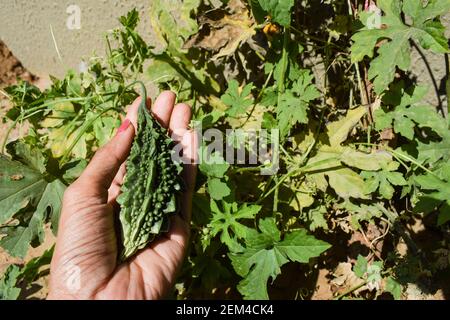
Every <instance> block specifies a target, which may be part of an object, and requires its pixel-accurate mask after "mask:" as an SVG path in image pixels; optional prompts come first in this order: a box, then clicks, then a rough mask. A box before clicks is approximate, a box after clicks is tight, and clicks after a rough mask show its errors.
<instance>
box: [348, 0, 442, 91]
mask: <svg viewBox="0 0 450 320" xmlns="http://www.w3.org/2000/svg"><path fill="white" fill-rule="evenodd" d="M377 5H378V7H379V8H380V9H381V10H382V11H383V12H384V16H383V17H381V25H380V26H379V27H378V29H377V28H373V26H369V24H368V23H367V22H368V19H369V18H370V16H369V15H368V14H362V15H361V19H362V20H361V22H362V23H363V24H364V26H365V27H364V28H362V29H361V30H359V31H358V32H357V33H356V34H355V35H354V36H353V37H352V40H353V41H354V43H353V45H352V55H351V57H352V62H353V63H355V62H359V61H361V60H363V58H364V57H365V56H368V57H373V53H374V48H375V47H376V46H377V45H378V41H380V40H381V39H389V40H388V41H385V42H383V43H381V44H379V49H378V56H377V57H376V58H375V59H373V61H372V63H371V65H370V69H369V74H368V75H369V79H370V80H373V84H374V89H375V92H376V93H377V94H381V93H382V92H383V91H384V90H385V89H387V88H388V86H389V84H390V83H391V82H392V81H393V80H394V76H395V72H396V70H397V68H399V69H401V70H403V71H407V70H408V69H409V67H410V65H411V56H410V54H411V49H410V44H409V41H410V40H416V41H417V42H419V43H420V45H421V46H422V47H423V48H425V49H431V50H432V51H434V52H436V53H447V52H449V48H448V44H447V39H446V37H445V28H444V27H443V26H442V24H441V23H440V22H439V21H435V20H434V19H435V18H437V17H439V16H440V15H442V14H444V13H446V12H448V10H449V8H450V1H449V0H433V1H429V2H428V3H427V5H426V6H423V5H422V2H420V1H419V0H408V1H403V12H404V13H405V14H407V15H408V16H410V17H411V18H412V20H413V22H414V23H413V25H412V26H409V25H406V24H405V23H404V22H403V19H402V16H401V15H402V7H401V2H400V1H398V0H379V1H377ZM381 26H383V29H381Z"/></svg>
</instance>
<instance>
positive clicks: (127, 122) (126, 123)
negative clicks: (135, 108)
mask: <svg viewBox="0 0 450 320" xmlns="http://www.w3.org/2000/svg"><path fill="white" fill-rule="evenodd" d="M129 126H130V119H125V121H124V122H122V124H121V125H120V127H119V130H117V134H119V133H121V132H124V131H125V130H127V128H128V127H129Z"/></svg>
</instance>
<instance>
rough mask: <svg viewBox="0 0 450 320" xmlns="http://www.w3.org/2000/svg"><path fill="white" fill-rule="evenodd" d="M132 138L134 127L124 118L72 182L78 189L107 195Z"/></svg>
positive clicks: (126, 155)
mask: <svg viewBox="0 0 450 320" xmlns="http://www.w3.org/2000/svg"><path fill="white" fill-rule="evenodd" d="M133 138H134V127H133V125H132V124H131V121H130V119H125V120H124V122H123V123H122V125H121V126H120V128H119V130H118V131H117V134H116V135H115V136H114V138H112V140H111V141H109V142H108V143H107V144H105V145H104V146H103V147H101V148H100V149H99V150H98V151H97V152H96V153H95V155H94V157H93V158H92V160H91V162H90V163H89V165H88V166H87V167H86V169H85V170H84V172H83V173H82V174H81V176H80V177H79V178H78V179H77V181H76V182H75V183H74V184H76V185H78V186H81V188H80V191H82V192H88V191H89V192H90V193H96V194H99V195H102V196H105V195H106V196H107V193H108V189H109V187H110V185H111V182H112V181H113V179H114V177H115V175H116V174H117V171H118V170H119V168H120V166H121V165H122V163H123V162H124V161H125V159H126V158H127V157H128V154H129V152H130V149H131V144H132V143H133Z"/></svg>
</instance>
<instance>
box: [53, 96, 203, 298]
mask: <svg viewBox="0 0 450 320" xmlns="http://www.w3.org/2000/svg"><path fill="white" fill-rule="evenodd" d="M139 103H140V98H138V99H137V100H136V101H135V102H134V103H133V104H132V105H131V106H130V107H129V109H128V113H127V116H126V119H125V120H124V122H123V123H122V126H121V128H120V129H119V132H118V134H117V135H116V136H115V137H114V138H113V139H112V140H111V141H110V142H109V143H108V144H106V145H105V146H104V147H102V148H101V149H100V150H98V151H97V153H96V154H95V156H94V157H93V159H92V161H91V162H90V163H89V165H88V166H87V168H86V169H85V171H84V172H83V174H82V175H81V176H80V177H79V178H78V179H77V180H76V181H75V182H74V183H73V184H72V185H70V186H69V187H68V188H67V190H66V192H65V194H64V199H63V206H62V211H61V218H60V224H59V231H58V237H57V241H56V247H55V253H54V256H53V259H52V263H51V269H50V291H49V295H48V299H158V298H162V297H164V296H165V295H166V294H167V292H168V291H169V290H170V289H171V287H172V285H173V283H174V280H175V277H176V273H177V269H178V268H179V267H180V265H181V263H182V261H183V257H184V253H185V248H186V245H187V241H188V239H189V222H190V217H191V202H192V192H193V184H194V181H195V173H196V171H195V167H194V165H186V167H185V170H184V179H185V182H186V191H185V192H184V194H183V199H182V205H181V206H182V208H181V214H180V215H176V216H173V217H172V218H171V221H170V222H171V226H170V230H169V232H167V233H165V234H162V235H161V236H160V237H159V238H158V239H157V240H156V241H154V242H153V243H151V244H150V245H149V246H148V247H147V248H145V249H143V250H141V251H139V252H138V253H137V254H136V255H135V256H134V257H132V258H131V259H129V260H128V261H127V262H125V263H122V264H118V262H117V255H118V239H119V237H118V233H117V229H116V225H117V223H115V219H116V216H117V215H116V213H117V211H118V210H119V208H118V205H117V203H116V198H117V196H118V195H119V193H120V186H121V183H122V180H123V177H124V175H125V165H124V162H125V160H126V158H127V156H128V154H129V151H130V148H131V145H132V142H133V138H134V135H135V128H137V110H138V106H139ZM174 103H175V95H174V94H173V93H172V92H170V91H166V92H163V93H161V95H160V96H159V97H158V99H157V100H156V102H155V104H154V105H153V106H152V108H151V111H152V113H153V114H154V116H155V117H156V118H157V119H158V120H159V121H160V123H161V124H162V125H163V126H164V127H166V128H168V129H169V130H170V131H171V132H172V136H173V137H174V139H175V140H178V142H179V143H181V145H182V146H183V154H184V157H186V158H190V159H193V158H194V157H195V154H196V140H195V134H194V133H193V132H192V131H188V124H189V121H190V119H191V110H190V108H189V106H187V105H186V104H177V105H174ZM147 104H148V105H150V102H149V101H148V103H147Z"/></svg>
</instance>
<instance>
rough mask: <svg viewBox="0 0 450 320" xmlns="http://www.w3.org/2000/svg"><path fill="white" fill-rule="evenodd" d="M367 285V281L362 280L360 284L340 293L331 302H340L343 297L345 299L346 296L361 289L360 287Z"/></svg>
mask: <svg viewBox="0 0 450 320" xmlns="http://www.w3.org/2000/svg"><path fill="white" fill-rule="evenodd" d="M366 284H367V280H364V281H363V282H361V283H360V284H357V285H356V286H354V287H352V288H350V289H348V290H346V291H344V292H343V293H341V294H340V295H338V296H337V297H335V298H333V300H340V299H342V298H343V297H345V296H346V295H349V294H350V293H352V292H354V291H356V290H358V289H359V288H361V287H362V286H365V285H366Z"/></svg>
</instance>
